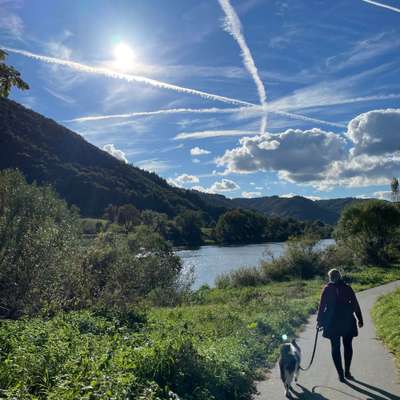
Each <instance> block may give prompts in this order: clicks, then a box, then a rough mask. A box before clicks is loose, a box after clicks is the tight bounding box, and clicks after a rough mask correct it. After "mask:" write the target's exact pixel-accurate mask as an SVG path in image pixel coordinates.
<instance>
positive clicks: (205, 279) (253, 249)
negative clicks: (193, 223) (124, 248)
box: [176, 239, 335, 289]
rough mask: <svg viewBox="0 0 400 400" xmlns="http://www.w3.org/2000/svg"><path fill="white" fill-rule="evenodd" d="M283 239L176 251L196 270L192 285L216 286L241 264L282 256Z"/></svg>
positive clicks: (322, 245)
mask: <svg viewBox="0 0 400 400" xmlns="http://www.w3.org/2000/svg"><path fill="white" fill-rule="evenodd" d="M334 243H335V242H334V240H333V239H325V240H321V241H320V242H319V243H318V245H317V246H318V247H319V248H321V249H323V248H326V247H327V246H329V245H331V244H334ZM285 248H286V244H285V243H284V242H276V243H261V244H249V245H244V246H201V247H200V248H198V249H195V250H189V249H185V250H177V251H176V254H177V255H179V257H181V259H182V262H183V266H184V270H187V269H189V268H193V269H194V273H195V282H194V285H193V287H194V288H195V289H196V288H199V287H200V286H202V285H209V286H211V287H212V286H214V282H215V278H216V277H217V276H218V275H220V274H222V273H224V272H229V271H233V270H235V269H238V268H240V267H245V266H246V267H255V266H257V265H258V264H259V263H260V261H261V260H266V259H270V258H271V255H272V256H273V257H279V256H281V255H283V254H284V252H285Z"/></svg>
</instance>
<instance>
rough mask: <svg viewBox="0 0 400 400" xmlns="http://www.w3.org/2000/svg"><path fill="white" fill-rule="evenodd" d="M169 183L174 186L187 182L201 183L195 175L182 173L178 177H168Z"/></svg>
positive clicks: (180, 185)
mask: <svg viewBox="0 0 400 400" xmlns="http://www.w3.org/2000/svg"><path fill="white" fill-rule="evenodd" d="M168 183H169V184H170V185H173V186H178V187H182V186H183V185H185V184H192V183H199V178H198V177H197V176H195V175H188V174H182V175H179V176H177V177H176V178H171V179H168Z"/></svg>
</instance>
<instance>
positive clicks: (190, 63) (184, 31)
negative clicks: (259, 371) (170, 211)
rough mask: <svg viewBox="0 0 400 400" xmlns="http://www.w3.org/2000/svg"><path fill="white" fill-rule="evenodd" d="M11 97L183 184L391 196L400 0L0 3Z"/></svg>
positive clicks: (399, 106)
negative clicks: (13, 73)
mask: <svg viewBox="0 0 400 400" xmlns="http://www.w3.org/2000/svg"><path fill="white" fill-rule="evenodd" d="M0 47H2V48H5V49H6V51H7V52H8V54H9V57H8V58H7V63H9V64H11V65H13V66H15V67H16V68H17V69H18V70H19V71H20V72H21V74H22V76H23V78H24V79H25V81H27V82H28V83H29V85H30V90H29V91H25V92H21V91H18V90H13V92H12V95H11V98H12V99H14V100H15V101H18V102H20V103H22V104H23V105H25V106H26V107H29V108H31V109H33V110H34V111H37V112H39V113H41V114H43V115H45V116H46V117H49V118H53V119H54V120H56V121H57V122H59V123H60V124H62V125H64V126H66V127H68V128H70V129H71V130H73V131H75V132H77V133H79V134H81V135H82V136H83V137H84V138H85V139H86V140H87V141H89V142H91V143H93V144H94V145H96V146H98V147H99V148H101V149H103V150H105V151H107V152H109V153H110V154H112V155H113V156H115V157H117V158H119V159H120V160H122V161H123V162H128V163H130V164H133V165H135V166H138V167H140V168H143V169H147V170H151V171H154V172H156V173H158V174H159V175H160V176H162V177H163V178H165V179H167V180H168V182H170V183H171V184H172V185H176V186H179V187H184V188H188V189H189V188H194V189H196V190H200V191H207V192H211V193H220V194H223V195H225V196H227V197H260V196H271V195H279V196H282V197H291V196H293V195H302V196H306V197H309V198H311V199H319V198H321V199H326V198H336V197H347V196H355V197H377V198H385V197H386V198H387V197H388V195H389V184H390V180H391V178H392V177H393V176H398V175H399V169H400V154H399V150H400V143H399V135H400V1H399V0H385V1H384V2H383V1H382V2H381V1H379V2H377V1H369V0H335V1H329V0H291V1H282V0H202V1H198V0H125V1H122V0H113V1H111V0H108V1H105V0H81V1H63V0H58V1H56V2H55V1H51V0H41V1H34V0H0Z"/></svg>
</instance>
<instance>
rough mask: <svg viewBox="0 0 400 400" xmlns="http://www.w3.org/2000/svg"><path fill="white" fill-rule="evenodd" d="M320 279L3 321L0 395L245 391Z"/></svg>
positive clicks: (226, 394) (310, 304) (304, 310)
mask: <svg viewBox="0 0 400 400" xmlns="http://www.w3.org/2000/svg"><path fill="white" fill-rule="evenodd" d="M399 277H400V269H399V268H397V267H396V268H392V269H390V273H387V271H386V270H384V269H380V268H373V269H371V270H370V272H361V273H353V274H352V275H351V279H352V280H353V286H354V287H355V288H356V289H358V290H360V289H363V288H366V287H370V286H373V285H375V284H380V283H383V282H385V281H388V280H393V279H396V278H397V279H398V278H399ZM322 285H323V282H322V281H320V280H309V281H292V282H286V283H274V284H270V285H267V286H259V287H255V288H237V289H208V288H202V289H200V290H199V291H197V292H195V293H194V294H193V295H192V298H191V299H190V303H189V304H187V305H185V306H181V307H176V308H147V309H145V308H143V309H141V310H140V311H139V310H132V312H130V313H124V314H121V313H112V312H110V311H108V312H102V311H101V310H99V311H97V312H94V311H91V312H89V311H81V312H70V313H64V314H58V315H56V316H54V317H53V318H51V319H46V320H45V319H41V318H34V319H26V320H24V319H22V320H18V321H2V322H1V323H0V388H1V398H6V399H22V398H23V399H44V398H48V399H60V398H62V399H76V398H82V399H122V398H131V399H142V400H143V399H149V400H150V399H154V400H155V399H187V400H205V399H208V400H209V399H218V400H223V399H247V398H250V397H251V394H252V393H253V391H254V380H255V379H256V378H257V377H259V376H261V375H260V373H261V372H260V371H261V370H262V369H261V368H263V367H266V366H269V365H271V364H272V363H273V362H274V361H275V360H276V357H277V349H278V347H279V344H280V343H281V342H282V339H281V336H282V335H283V334H286V335H288V336H289V337H292V336H293V335H295V333H296V330H297V329H299V328H300V326H301V325H302V324H303V323H304V322H305V321H306V320H307V317H308V315H309V314H310V313H311V312H313V311H314V310H315V309H316V306H317V302H318V296H319V293H320V290H321V286H322ZM396 301H397V302H398V298H397V300H396ZM393 326H394V325H393Z"/></svg>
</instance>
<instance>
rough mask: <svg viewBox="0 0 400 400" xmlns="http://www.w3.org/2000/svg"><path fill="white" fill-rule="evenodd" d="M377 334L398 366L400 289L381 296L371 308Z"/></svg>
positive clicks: (399, 348)
mask: <svg viewBox="0 0 400 400" xmlns="http://www.w3.org/2000/svg"><path fill="white" fill-rule="evenodd" d="M372 317H373V320H374V322H375V326H376V329H377V333H378V336H379V337H380V338H381V339H382V340H383V342H384V343H385V345H386V346H387V347H388V349H389V350H390V351H392V352H393V354H394V355H395V357H396V360H397V365H398V366H399V368H400V289H397V290H396V291H394V292H393V293H390V294H387V295H385V296H383V297H381V298H380V299H379V300H378V301H377V302H376V304H375V305H374V308H373V310H372Z"/></svg>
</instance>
